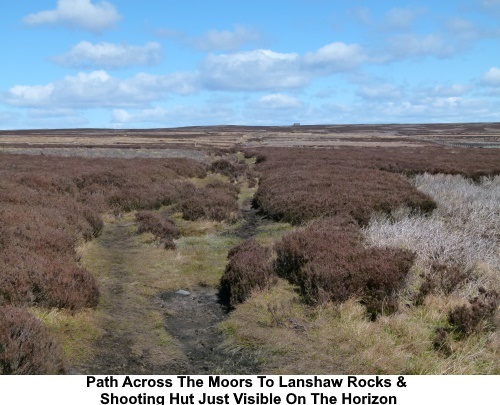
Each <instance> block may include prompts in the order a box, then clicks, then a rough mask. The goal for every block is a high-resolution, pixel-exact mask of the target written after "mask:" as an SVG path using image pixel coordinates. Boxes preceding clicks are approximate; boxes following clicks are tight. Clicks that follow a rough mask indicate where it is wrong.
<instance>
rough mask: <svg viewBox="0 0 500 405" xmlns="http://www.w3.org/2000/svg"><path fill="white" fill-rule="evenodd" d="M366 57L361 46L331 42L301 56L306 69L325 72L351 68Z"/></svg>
mask: <svg viewBox="0 0 500 405" xmlns="http://www.w3.org/2000/svg"><path fill="white" fill-rule="evenodd" d="M366 59H367V57H366V55H365V54H364V51H363V48H362V47H361V46H359V45H357V44H350V45H349V44H345V43H343V42H333V43H331V44H328V45H325V46H323V47H322V48H320V49H318V50H317V51H315V52H309V53H306V54H305V55H304V57H303V58H302V61H303V64H304V66H305V67H306V68H307V69H314V70H318V71H321V72H324V73H326V74H328V73H336V72H342V71H347V70H352V69H354V68H355V67H357V66H358V65H359V64H361V63H362V62H363V61H365V60H366Z"/></svg>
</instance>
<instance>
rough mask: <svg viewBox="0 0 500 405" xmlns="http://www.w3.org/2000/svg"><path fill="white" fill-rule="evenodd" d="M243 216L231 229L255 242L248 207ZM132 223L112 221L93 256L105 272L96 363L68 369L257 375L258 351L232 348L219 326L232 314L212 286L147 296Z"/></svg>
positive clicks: (253, 218)
mask: <svg viewBox="0 0 500 405" xmlns="http://www.w3.org/2000/svg"><path fill="white" fill-rule="evenodd" d="M245 208H246V207H245ZM244 215H245V221H243V222H242V225H241V226H240V227H238V228H236V229H234V230H232V232H233V233H234V234H235V235H237V236H238V237H241V238H247V237H251V236H253V235H254V234H255V232H256V228H257V226H258V224H259V223H260V221H259V219H258V218H257V217H256V214H255V212H253V210H252V209H251V208H250V206H249V205H248V211H247V210H244ZM133 225H134V223H133V222H126V221H125V220H116V221H114V222H111V223H107V224H106V225H105V227H104V230H103V233H102V235H101V236H100V237H99V238H98V239H97V240H96V243H97V244H98V246H99V249H98V250H96V251H93V256H92V258H91V261H92V262H93V263H97V264H96V267H99V269H100V275H99V276H98V279H99V285H100V292H101V299H100V303H99V306H98V308H97V313H98V317H99V328H100V330H101V334H100V337H99V338H98V339H96V341H95V345H94V356H93V357H92V359H91V361H88V362H87V363H84V364H79V365H77V366H72V367H70V369H69V371H70V373H73V374H101V375H103V374H160V375H161V374H256V373H258V372H259V364H258V361H257V360H256V356H255V353H252V352H250V351H249V350H248V349H243V348H236V347H230V346H228V345H227V343H226V336H225V335H224V333H223V332H221V330H220V328H219V323H220V322H221V321H222V320H224V319H225V318H226V317H227V316H228V312H227V309H226V308H225V307H224V306H223V305H222V304H221V303H220V302H219V301H218V297H217V290H216V289H215V288H214V287H207V286H199V285H197V286H186V287H185V288H184V289H183V290H180V291H178V290H175V291H168V290H167V291H166V290H163V291H157V292H155V293H154V294H151V293H149V294H145V293H144V291H143V290H142V289H141V285H142V284H143V282H144V280H142V279H141V271H139V270H141V269H139V268H137V266H138V263H140V260H137V257H139V255H140V254H141V249H143V248H144V247H143V244H142V243H141V242H140V241H139V240H138V238H137V237H136V235H135V234H134V232H133V229H134V228H133ZM142 254H144V253H143V252H142ZM134 266H136V267H134ZM142 271H144V269H142ZM168 276H169V275H168V274H165V277H168ZM151 317H156V319H157V321H156V326H158V325H157V324H158V322H160V326H159V328H160V329H161V330H158V328H156V329H155V328H152V326H151V325H152V324H151V321H150V320H151ZM158 319H159V321H158ZM162 334H163V335H166V336H167V337H165V336H162ZM165 341H167V342H166V343H165Z"/></svg>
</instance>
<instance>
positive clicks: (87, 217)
mask: <svg viewBox="0 0 500 405" xmlns="http://www.w3.org/2000/svg"><path fill="white" fill-rule="evenodd" d="M191 176H197V177H205V176H206V166H205V165H204V164H201V163H199V162H196V161H194V160H190V159H165V160H163V159H162V160H160V159H133V160H128V159H82V158H62V157H46V156H27V155H2V156H1V159H0V371H1V373H20V374H27V373H37V374H38V373H57V372H60V371H61V367H60V354H57V353H56V347H55V345H54V344H53V342H52V341H51V340H50V338H49V337H48V335H47V333H46V332H45V331H44V329H43V327H42V325H41V324H40V323H39V322H38V321H36V319H34V318H33V317H32V316H31V315H29V314H28V313H27V312H26V310H24V309H22V308H15V307H13V306H12V305H15V306H25V305H33V304H35V305H40V306H44V307H57V308H69V309H72V310H77V309H80V308H83V307H95V306H96V305H97V303H98V299H99V290H98V287H97V283H96V280H95V278H94V276H93V275H92V274H90V273H89V272H88V271H87V270H86V269H85V268H84V267H83V266H81V265H80V264H79V263H78V261H77V257H76V254H75V247H76V244H77V243H78V241H79V240H80V239H83V240H89V239H91V238H93V237H96V236H98V235H99V234H100V232H101V230H102V227H103V223H102V220H101V218H100V215H101V214H102V213H104V212H105V211H108V210H109V209H113V210H114V211H115V212H120V211H128V210H132V209H139V208H140V209H152V208H158V207H159V206H161V205H162V204H171V203H173V202H177V200H178V199H180V198H183V197H184V196H185V195H188V194H190V193H191V192H192V191H193V189H194V187H193V186H192V185H191V184H189V183H188V182H186V181H184V180H183V178H184V177H191ZM167 222H168V221H167ZM167 222H165V223H163V225H166V223H167ZM169 224H170V223H169ZM169 232H170V233H171V234H175V229H174V228H171V229H169ZM165 245H166V246H167V245H168V243H167V242H166V243H165Z"/></svg>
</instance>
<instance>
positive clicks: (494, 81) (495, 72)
mask: <svg viewBox="0 0 500 405" xmlns="http://www.w3.org/2000/svg"><path fill="white" fill-rule="evenodd" d="M481 81H482V83H483V84H484V85H486V86H492V87H500V69H499V68H497V67H492V68H491V69H489V70H488V71H487V72H486V73H485V74H484V75H483V77H482V80H481Z"/></svg>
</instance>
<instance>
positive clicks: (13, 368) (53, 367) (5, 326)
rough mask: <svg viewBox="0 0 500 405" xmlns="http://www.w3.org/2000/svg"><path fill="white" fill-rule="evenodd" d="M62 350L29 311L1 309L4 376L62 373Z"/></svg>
mask: <svg viewBox="0 0 500 405" xmlns="http://www.w3.org/2000/svg"><path fill="white" fill-rule="evenodd" d="M62 373H64V366H63V360H62V350H61V348H60V347H59V345H58V344H57V343H56V342H55V341H54V340H53V339H52V338H51V337H50V335H49V334H48V332H47V331H46V329H45V327H44V326H43V324H42V323H41V322H40V321H39V320H37V319H36V318H35V317H34V316H32V315H30V314H29V313H28V312H27V311H26V310H24V309H21V308H16V307H13V306H0V374H62Z"/></svg>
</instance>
